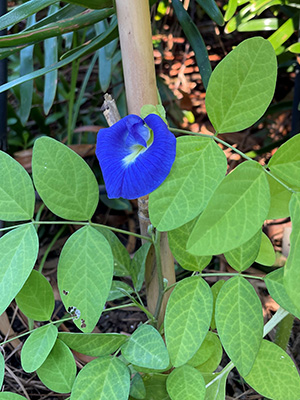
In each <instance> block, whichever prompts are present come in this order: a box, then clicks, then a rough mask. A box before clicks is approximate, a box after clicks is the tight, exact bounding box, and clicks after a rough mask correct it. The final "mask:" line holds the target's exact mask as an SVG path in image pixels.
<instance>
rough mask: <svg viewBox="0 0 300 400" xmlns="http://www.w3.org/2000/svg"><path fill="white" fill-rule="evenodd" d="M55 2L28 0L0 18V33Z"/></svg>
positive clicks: (54, 0)
mask: <svg viewBox="0 0 300 400" xmlns="http://www.w3.org/2000/svg"><path fill="white" fill-rule="evenodd" d="M56 2H57V0H39V1H36V0H30V1H27V2H26V3H23V4H21V5H19V6H18V7H15V8H14V9H13V10H12V11H10V12H9V13H7V14H5V15H3V16H2V17H0V31H2V30H3V29H5V28H8V27H9V26H10V25H15V24H17V23H18V22H20V21H22V20H23V19H27V18H28V17H30V16H31V15H33V14H35V13H37V12H38V11H40V10H42V9H43V8H46V7H48V6H50V5H51V4H54V3H56Z"/></svg>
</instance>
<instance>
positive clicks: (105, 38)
mask: <svg viewBox="0 0 300 400" xmlns="http://www.w3.org/2000/svg"><path fill="white" fill-rule="evenodd" d="M31 1H35V0H31ZM54 2H56V0H55V1H54ZM117 35H118V31H117V23H114V24H111V25H110V27H109V29H108V30H107V31H106V32H105V33H103V34H102V35H100V36H97V37H96V38H94V39H92V40H89V41H88V42H87V43H84V44H83V45H82V46H79V47H78V48H76V49H72V50H71V51H68V52H67V53H64V55H63V56H61V61H59V62H58V63H56V64H54V65H52V66H49V67H45V68H41V69H39V70H37V71H34V72H32V73H31V74H27V75H25V76H22V77H20V78H17V79H14V80H12V81H10V82H8V83H5V84H4V85H1V86H0V93H3V92H5V91H6V90H8V89H11V88H13V87H15V86H17V85H20V84H21V83H23V82H28V81H30V80H31V79H34V78H37V77H39V76H43V75H45V74H47V73H48V72H51V71H54V70H56V69H58V68H61V67H63V66H65V65H67V64H69V63H71V62H72V61H74V60H77V59H80V58H81V57H84V56H86V55H88V54H91V53H93V52H94V51H96V50H98V49H99V48H100V47H101V46H105V45H106V44H107V43H109V42H111V41H112V40H113V39H115V38H116V37H117ZM0 54H1V53H0ZM7 56H8V54H7V53H5V54H4V55H3V54H1V58H5V57H7Z"/></svg>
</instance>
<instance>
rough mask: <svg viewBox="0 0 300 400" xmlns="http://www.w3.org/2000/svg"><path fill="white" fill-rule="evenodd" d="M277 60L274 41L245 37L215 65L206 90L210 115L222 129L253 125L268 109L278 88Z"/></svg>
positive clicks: (216, 127)
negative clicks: (276, 87)
mask: <svg viewBox="0 0 300 400" xmlns="http://www.w3.org/2000/svg"><path fill="white" fill-rule="evenodd" d="M276 77H277V61H276V55H275V51H274V49H273V48H272V46H271V45H270V43H269V42H268V41H267V40H265V39H263V38H261V37H254V38H250V39H247V40H244V41H243V42H242V43H241V44H239V45H238V46H237V47H236V48H235V49H234V50H232V51H231V52H230V53H229V54H228V55H227V56H226V57H225V58H224V59H223V60H222V61H221V62H220V63H219V64H218V65H217V67H216V68H215V69H214V71H213V73H212V75H211V78H210V81H209V86H208V88H207V93H206V99H205V104H206V110H207V114H208V117H209V119H210V121H211V123H212V124H213V126H214V128H215V130H216V131H217V132H218V133H226V132H236V131H241V130H243V129H246V128H248V127H249V126H251V125H253V124H254V123H255V122H256V121H257V120H258V119H259V118H260V117H261V116H262V115H263V114H264V113H265V111H266V109H267V107H268V106H269V104H270V102H271V100H272V98H273V95H274V90H275V84H276Z"/></svg>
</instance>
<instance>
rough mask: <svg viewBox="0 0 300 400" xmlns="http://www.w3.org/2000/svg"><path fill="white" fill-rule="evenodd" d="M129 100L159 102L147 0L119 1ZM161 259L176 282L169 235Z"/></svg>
mask: <svg viewBox="0 0 300 400" xmlns="http://www.w3.org/2000/svg"><path fill="white" fill-rule="evenodd" d="M116 8H117V17H118V25H119V34H120V42H121V52H122V62H123V71H124V80H125V90H126V99H127V106H128V113H129V114H137V115H139V114H140V109H141V107H142V106H143V105H145V104H153V105H156V104H157V103H158V101H157V90H156V77H155V68H154V59H153V48H152V34H151V21H150V11H149V2H148V0H116ZM138 205H139V222H140V229H141V234H143V235H146V234H147V230H148V226H149V224H150V220H149V214H148V196H145V197H142V198H139V199H138ZM161 262H162V272H163V277H164V278H165V279H167V281H168V284H169V285H171V284H172V283H174V282H175V272H174V259H173V256H172V254H171V251H170V249H169V245H168V239H167V234H166V233H162V235H161ZM155 265H156V264H155V256H154V252H152V253H151V252H150V254H149V257H148V259H147V265H146V276H145V280H146V291H147V305H148V309H149V311H150V312H152V313H154V312H155V309H156V304H157V299H158V297H159V285H158V277H157V271H156V267H155ZM169 296H170V291H168V292H167V293H166V294H165V296H164V298H163V302H162V307H161V311H160V314H159V318H158V321H159V325H160V323H161V322H162V321H163V317H164V313H165V307H166V302H167V299H168V297H169Z"/></svg>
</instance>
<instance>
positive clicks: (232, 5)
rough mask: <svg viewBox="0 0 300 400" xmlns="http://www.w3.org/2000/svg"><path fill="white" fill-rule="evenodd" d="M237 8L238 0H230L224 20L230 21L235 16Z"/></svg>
mask: <svg viewBox="0 0 300 400" xmlns="http://www.w3.org/2000/svg"><path fill="white" fill-rule="evenodd" d="M236 9H237V0H229V1H228V5H227V10H226V12H225V16H224V20H225V21H229V20H230V18H232V17H233V16H234V13H235V12H236Z"/></svg>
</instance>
